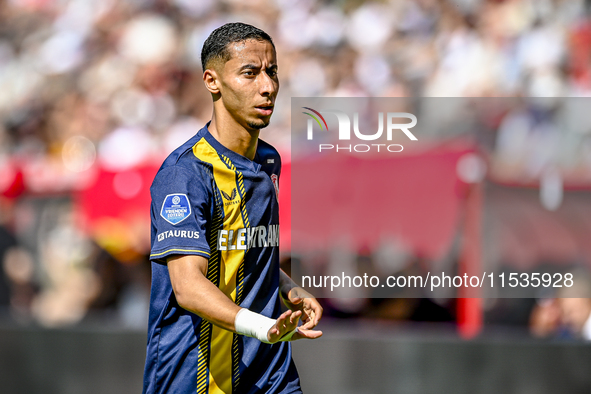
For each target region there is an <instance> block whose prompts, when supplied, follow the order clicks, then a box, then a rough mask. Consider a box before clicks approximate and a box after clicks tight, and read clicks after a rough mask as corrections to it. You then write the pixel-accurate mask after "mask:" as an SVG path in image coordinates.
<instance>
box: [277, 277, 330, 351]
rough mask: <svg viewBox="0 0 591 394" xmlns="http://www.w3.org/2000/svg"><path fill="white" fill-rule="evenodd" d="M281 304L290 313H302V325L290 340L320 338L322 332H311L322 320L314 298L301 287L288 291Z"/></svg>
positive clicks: (318, 306)
mask: <svg viewBox="0 0 591 394" xmlns="http://www.w3.org/2000/svg"><path fill="white" fill-rule="evenodd" d="M282 298H283V297H282ZM283 302H284V303H285V305H286V306H287V307H288V308H289V309H290V310H291V311H296V312H294V313H297V312H301V313H302V315H301V320H302V322H303V324H302V325H301V326H300V327H298V331H299V332H298V333H296V334H295V335H294V336H293V337H292V340H296V339H301V338H308V339H316V338H319V337H321V336H322V331H319V330H313V328H314V327H316V326H317V325H318V322H319V321H320V319H321V318H322V311H323V309H322V307H321V306H320V303H319V302H318V300H316V298H314V296H312V295H311V294H310V293H308V292H307V291H305V290H304V289H302V288H301V287H293V288H291V289H289V291H288V292H287V299H286V298H283Z"/></svg>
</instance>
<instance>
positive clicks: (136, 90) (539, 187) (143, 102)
mask: <svg viewBox="0 0 591 394" xmlns="http://www.w3.org/2000/svg"><path fill="white" fill-rule="evenodd" d="M589 11H590V5H589V4H588V2H586V1H579V0H562V1H560V0H539V1H533V0H530V1H526V0H504V1H503V0H496V1H491V0H489V1H485V0H462V1H444V0H400V1H353V0H350V1H347V0H342V1H320V0H318V1H314V0H300V1H288V0H274V1H273V0H269V1H263V0H258V1H256V0H255V1H250V2H241V1H237V0H226V1H213V0H201V1H191V0H169V1H164V0H162V1H158V0H127V1H116V0H105V1H100V2H94V1H90V0H6V1H4V2H2V3H0V260H1V262H2V265H1V267H0V268H1V269H0V316H1V325H0V327H1V328H0V332H1V333H2V335H0V338H1V339H0V350H1V351H0V365H1V366H2V368H0V371H1V372H0V376H1V377H2V379H1V381H2V382H4V383H3V385H4V387H5V389H2V391H3V392H10V393H20V392H22V393H33V392H41V391H43V392H45V393H47V392H50V393H51V392H56V393H79V392H97V393H104V392H113V393H115V392H130V391H131V392H137V391H139V390H140V389H139V387H140V386H141V373H142V368H143V357H144V355H145V350H144V341H145V332H144V331H145V325H146V319H147V307H148V301H149V281H150V272H149V262H148V261H147V258H146V256H147V253H148V251H149V233H148V228H149V215H148V206H149V195H148V188H149V185H150V182H151V178H152V177H153V175H154V174H155V171H156V170H157V168H158V166H159V165H160V163H161V162H162V160H163V159H164V157H166V155H167V154H168V153H169V152H170V151H171V150H172V149H173V148H174V147H176V146H178V145H179V144H180V143H182V142H184V141H185V140H186V139H187V138H188V137H189V136H190V135H192V133H193V132H194V131H195V130H196V129H198V128H200V127H201V126H202V125H203V124H204V123H205V122H206V121H207V120H208V119H209V116H210V113H211V104H210V98H209V96H208V94H207V93H206V91H205V89H203V87H202V82H201V68H200V50H201V45H202V43H203V41H204V40H205V38H206V37H207V35H208V34H209V33H210V32H211V31H212V30H213V29H214V28H215V27H217V26H219V25H221V24H223V23H225V22H229V21H237V20H238V21H243V22H247V23H251V24H254V25H256V26H259V27H261V28H263V29H264V30H265V31H267V32H268V33H269V34H270V35H271V36H272V37H273V38H274V41H275V44H276V47H277V51H278V57H279V62H280V63H279V65H280V74H279V75H280V78H281V89H280V94H279V97H278V102H277V104H278V105H277V107H276V113H275V114H274V117H273V121H272V123H271V126H270V127H269V128H268V129H266V130H265V131H264V132H263V134H262V135H263V138H264V139H266V140H267V141H269V142H271V143H272V144H274V145H275V146H276V147H277V148H278V149H279V150H280V152H281V153H282V155H283V157H284V159H285V162H286V163H287V164H288V165H289V157H290V98H291V97H313V96H326V97H352V96H354V97H357V96H360V97H363V96H374V97H375V96H383V97H400V96H427V97H507V96H510V97H520V96H534V97H539V96H541V97H576V96H586V95H589V93H590V92H591V62H590V59H591V19H590V14H589ZM559 101H560V100H558V99H557V100H556V101H555V102H554V105H556V103H558V102H559ZM550 106H552V105H550ZM546 111H549V109H548V108H546ZM505 115H506V114H505V113H502V112H501V113H495V112H494V109H492V110H491V117H490V119H486V118H485V119H484V121H485V122H484V123H485V126H486V127H485V128H481V129H479V130H464V129H456V130H448V129H441V130H440V131H436V132H433V134H432V135H430V136H429V138H430V140H431V141H433V143H436V144H438V145H439V146H440V147H441V149H446V148H448V147H450V146H454V144H457V143H458V141H462V142H465V141H466V140H468V141H469V142H470V143H471V144H472V146H473V147H475V148H477V150H478V152H479V153H480V154H481V156H482V157H483V158H484V159H485V161H486V163H487V166H488V167H487V168H488V170H487V171H486V175H485V176H484V178H478V177H477V179H476V181H475V182H473V183H476V184H477V185H478V186H477V190H478V192H477V193H479V195H478V196H477V197H476V198H478V199H482V200H483V201H485V203H483V205H477V206H480V207H481V208H480V209H478V210H477V211H478V212H483V216H484V218H485V220H483V222H482V227H479V228H478V229H477V231H474V229H473V228H472V230H471V227H469V226H463V225H461V221H458V222H457V223H458V224H457V226H456V227H455V228H453V234H456V236H455V237H454V238H453V239H454V242H452V243H450V244H448V245H444V246H442V247H443V248H444V249H445V248H447V249H448V250H449V251H450V252H449V253H447V257H448V258H451V259H454V258H460V257H461V255H460V254H458V253H455V254H454V253H453V252H454V250H456V251H457V248H458V246H457V245H458V244H462V241H467V240H470V239H476V240H477V241H479V242H481V243H482V248H481V250H480V251H479V253H487V251H501V252H502V253H500V254H501V257H497V258H498V259H501V258H502V259H503V260H504V264H506V265H507V266H509V267H512V268H513V269H519V270H523V271H527V270H535V269H536V268H537V267H540V266H543V265H544V264H550V265H561V266H563V267H567V268H571V267H573V268H576V269H581V267H587V268H588V267H589V264H590V256H589V254H590V253H591V250H590V249H589V245H590V244H591V243H589V242H588V239H589V234H591V209H590V208H591V207H590V206H589V205H590V202H589V198H588V197H589V194H590V193H589V190H590V189H591V161H590V159H589V157H591V128H588V127H579V128H576V130H574V131H573V130H565V129H561V128H556V127H555V128H552V127H531V128H530V129H527V130H526V131H523V130H524V128H523V127H521V128H520V127H518V126H516V125H515V124H517V123H518V122H522V123H523V122H526V123H527V122H528V121H532V122H533V119H536V116H537V115H538V114H537V113H536V112H535V111H531V112H529V113H528V112H527V111H525V112H524V113H522V114H521V118H517V119H506V116H505ZM503 120H506V121H505V122H504V121H503ZM511 121H512V122H513V123H511ZM585 121H586V119H582V120H581V122H580V124H582V125H584V124H585ZM533 123H535V122H533ZM502 126H503V127H502ZM543 126H548V125H543ZM425 160H428V158H425ZM460 167H461V166H460ZM460 167H458V168H460ZM468 167H470V166H468ZM471 173H473V171H472V172H471V171H470V170H468V174H471ZM450 176H453V177H458V178H461V177H462V176H463V172H462V171H461V170H460V171H457V172H452V173H451V175H450ZM556 185H558V186H556ZM281 190H282V191H283V192H284V195H285V194H286V190H289V185H286V184H285V179H284V180H283V183H282V185H281ZM282 198H285V197H284V196H282ZM470 201H473V200H471V199H466V200H465V201H464V200H463V201H462V202H461V203H462V204H464V205H460V209H459V212H463V209H468V208H467V207H469V202H470ZM462 207H463V208H462ZM283 209H285V208H283ZM491 212H492V213H491ZM486 218H492V219H494V220H486ZM284 228H285V227H284ZM495 231H500V232H501V233H502V234H509V235H508V236H505V237H494V236H490V237H489V236H485V235H487V234H491V232H492V233H494V232H495ZM483 234H484V235H483ZM474 237H476V238H474ZM282 242H283V241H282ZM454 248H456V249H454ZM460 249H461V248H460ZM402 250H403V251H404V253H402V254H400V253H399V254H397V255H396V256H395V257H396V258H397V259H398V260H400V261H403V262H402V263H400V262H399V264H400V266H401V267H402V268H401V269H403V268H404V267H406V265H405V264H420V258H421V253H419V252H420V251H417V250H413V249H408V248H406V249H405V248H402ZM358 252H359V259H360V261H361V262H363V261H365V260H364V259H367V258H368V255H371V251H365V250H361V251H358ZM417 261H418V263H417ZM405 262H406V263H405ZM409 262H413V263H409ZM411 268H412V266H411ZM543 296H545V297H552V296H553V295H552V294H546V295H544V294H541V295H540V297H539V298H538V299H535V298H528V299H513V300H507V299H505V300H498V301H487V302H482V303H480V302H476V303H474V302H470V301H466V300H462V299H460V300H459V301H458V300H456V299H455V298H450V299H445V300H441V299H440V300H429V299H424V298H414V299H411V298H405V299H393V300H388V301H387V302H385V303H381V302H378V301H370V302H365V301H364V302H361V303H358V304H356V305H350V304H349V305H343V304H342V303H341V304H339V303H338V302H337V303H334V302H333V303H331V302H330V300H325V301H324V302H325V303H326V305H325V306H326V310H327V316H326V318H325V321H324V322H323V328H324V330H325V333H326V334H325V338H324V339H322V340H321V341H319V342H317V343H303V342H299V343H297V344H296V345H295V346H294V348H295V351H294V352H295V356H296V358H297V360H296V361H297V362H298V366H299V368H300V370H301V372H302V378H303V381H304V388H308V392H323V393H332V392H334V393H337V392H338V393H348V392H350V393H383V392H401V393H431V392H432V393H439V392H458V393H461V392H479V393H486V392H491V393H492V392H511V393H543V392H548V393H550V392H552V393H554V392H568V393H578V392H585V393H588V392H589V389H590V387H591V378H590V377H589V374H588V373H586V371H588V370H589V367H590V366H591V352H590V348H589V345H588V344H587V343H585V342H583V341H582V340H581V339H580V338H579V337H578V334H579V333H577V332H576V331H573V330H572V329H569V327H568V325H567V322H566V321H564V319H563V320H561V316H560V314H561V311H560V309H559V308H558V306H557V305H556V304H555V303H554V302H552V301H551V298H543ZM540 338H541V339H540ZM310 355H312V356H310Z"/></svg>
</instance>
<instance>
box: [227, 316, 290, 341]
mask: <svg viewBox="0 0 591 394" xmlns="http://www.w3.org/2000/svg"><path fill="white" fill-rule="evenodd" d="M275 322H276V321H275V320H273V319H271V318H268V317H267V316H263V315H261V314H260V313H256V312H252V311H250V310H248V309H246V308H242V309H240V310H239V311H238V313H237V314H236V319H235V320H234V328H235V329H236V332H237V333H238V334H240V335H246V336H247V337H252V338H256V339H258V340H259V341H261V342H263V343H271V342H269V340H268V339H267V334H268V333H269V330H270V329H271V328H272V327H273V326H274V325H275ZM296 332H298V329H297V328H296V329H295V330H293V331H291V332H289V333H287V334H285V335H284V336H283V337H282V338H281V339H280V340H279V341H280V342H285V341H289V340H291V337H293V335H294V334H295V333H296Z"/></svg>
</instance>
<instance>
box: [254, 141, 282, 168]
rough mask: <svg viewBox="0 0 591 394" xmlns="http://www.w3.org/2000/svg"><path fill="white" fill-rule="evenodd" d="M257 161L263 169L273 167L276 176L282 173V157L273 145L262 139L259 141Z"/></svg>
mask: <svg viewBox="0 0 591 394" xmlns="http://www.w3.org/2000/svg"><path fill="white" fill-rule="evenodd" d="M256 161H257V162H258V163H259V164H261V165H262V166H263V167H271V168H272V169H271V171H270V172H273V173H275V174H279V173H280V172H281V155H279V152H278V151H277V149H275V147H273V145H271V144H269V143H268V142H265V141H263V140H261V139H259V141H258V145H257V154H256Z"/></svg>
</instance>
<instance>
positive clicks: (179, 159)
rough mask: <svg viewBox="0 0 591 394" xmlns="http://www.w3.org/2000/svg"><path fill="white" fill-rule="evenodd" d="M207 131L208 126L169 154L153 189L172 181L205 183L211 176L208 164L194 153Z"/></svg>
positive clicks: (159, 171) (155, 178) (158, 173)
mask: <svg viewBox="0 0 591 394" xmlns="http://www.w3.org/2000/svg"><path fill="white" fill-rule="evenodd" d="M206 131H207V129H206V127H204V128H202V129H201V130H199V131H198V132H197V133H196V134H195V135H194V136H193V137H191V138H190V139H189V140H188V141H187V142H185V143H184V144H182V145H181V146H179V147H178V148H177V149H175V150H174V151H173V152H172V153H171V154H170V155H168V157H167V158H166V159H165V160H164V163H162V166H160V169H159V170H158V172H157V173H156V176H155V177H154V181H153V182H152V189H154V188H157V187H160V186H162V185H167V184H171V183H182V182H195V181H196V182H197V183H203V180H205V179H207V178H209V173H210V171H208V164H207V163H204V162H202V161H201V160H200V159H199V158H197V157H196V156H195V155H194V154H193V147H194V146H195V145H196V144H198V143H199V141H201V140H202V139H203V135H204V134H205V132H206ZM205 183H207V182H205Z"/></svg>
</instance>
